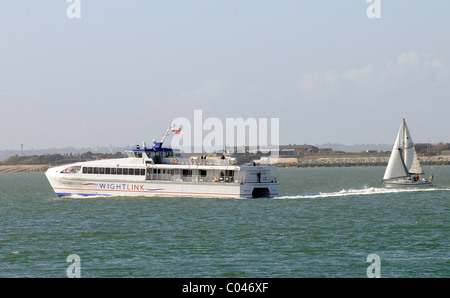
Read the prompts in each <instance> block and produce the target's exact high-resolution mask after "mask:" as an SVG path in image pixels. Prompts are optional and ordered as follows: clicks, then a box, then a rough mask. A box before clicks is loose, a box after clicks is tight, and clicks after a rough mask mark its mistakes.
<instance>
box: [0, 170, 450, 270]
mask: <svg viewBox="0 0 450 298" xmlns="http://www.w3.org/2000/svg"><path fill="white" fill-rule="evenodd" d="M384 170H385V168H384V167H354V168H296V169H279V170H278V180H279V181H280V183H281V185H280V197H278V198H275V199H192V198H145V197H142V198H102V197H98V198H58V197H56V195H55V194H54V192H53V191H52V189H51V188H50V186H49V184H48V182H47V180H46V178H45V176H44V174H43V173H10V174H0V277H66V276H67V275H66V274H67V268H68V267H69V266H70V265H73V264H72V262H71V261H70V262H67V261H66V259H67V257H68V256H69V255H71V254H76V255H78V256H79V258H80V263H79V269H80V270H79V271H78V272H79V273H80V274H81V277H258V278H263V277H367V268H368V267H369V265H371V263H370V262H367V257H368V256H369V255H370V254H377V255H378V256H379V257H380V274H381V277H450V167H449V166H434V167H432V168H431V167H429V166H428V167H425V171H426V172H427V173H430V171H431V172H432V174H433V175H434V177H435V180H434V183H435V186H434V187H432V188H428V189H422V190H417V189H414V190H399V189H386V188H384V187H383V185H382V183H381V178H382V176H383V173H384Z"/></svg>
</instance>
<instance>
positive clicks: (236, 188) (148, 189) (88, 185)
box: [46, 172, 279, 198]
mask: <svg viewBox="0 0 450 298" xmlns="http://www.w3.org/2000/svg"><path fill="white" fill-rule="evenodd" d="M46 176H47V179H48V180H49V182H50V185H51V186H52V188H53V190H54V191H55V193H56V195H58V196H60V197H65V196H145V197H198V198H253V197H274V196H278V186H279V185H278V183H273V182H272V183H225V182H210V183H205V182H183V183H177V182H174V181H147V180H142V181H112V180H104V181H99V180H84V179H83V180H79V179H66V178H61V177H56V176H53V175H51V174H49V172H47V173H46Z"/></svg>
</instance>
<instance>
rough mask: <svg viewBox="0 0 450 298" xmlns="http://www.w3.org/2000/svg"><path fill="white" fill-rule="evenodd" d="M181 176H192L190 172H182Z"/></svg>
mask: <svg viewBox="0 0 450 298" xmlns="http://www.w3.org/2000/svg"><path fill="white" fill-rule="evenodd" d="M183 176H188V177H191V176H192V170H183Z"/></svg>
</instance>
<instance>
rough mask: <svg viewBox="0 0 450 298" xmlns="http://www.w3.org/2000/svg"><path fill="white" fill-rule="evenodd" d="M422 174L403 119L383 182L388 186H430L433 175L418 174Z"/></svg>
mask: <svg viewBox="0 0 450 298" xmlns="http://www.w3.org/2000/svg"><path fill="white" fill-rule="evenodd" d="M422 174H424V172H423V169H422V166H421V165H420V162H419V158H418V157H417V153H416V150H415V148H414V143H413V141H412V138H411V135H410V133H409V130H408V126H407V125H406V121H405V119H403V121H402V124H401V125H400V129H399V131H398V134H397V139H396V140H395V143H394V148H392V153H391V157H390V158H389V162H388V165H387V167H386V172H385V173H384V177H383V182H384V184H385V185H386V186H388V187H405V186H406V187H407V186H413V187H418V186H431V185H432V180H433V176H431V177H430V178H422V177H420V176H419V175H422Z"/></svg>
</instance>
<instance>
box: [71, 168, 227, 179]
mask: <svg viewBox="0 0 450 298" xmlns="http://www.w3.org/2000/svg"><path fill="white" fill-rule="evenodd" d="M72 172H74V171H72ZM152 173H153V174H170V175H174V174H175V170H174V169H153V171H152ZM83 174H105V175H135V176H141V175H142V176H144V175H145V169H135V168H98V167H83ZM192 174H193V173H192V170H182V175H183V176H187V177H191V176H192ZM198 174H199V175H200V177H205V176H206V170H199V171H198ZM233 175H234V171H232V170H226V171H225V173H224V172H221V177H223V176H233Z"/></svg>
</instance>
